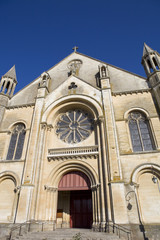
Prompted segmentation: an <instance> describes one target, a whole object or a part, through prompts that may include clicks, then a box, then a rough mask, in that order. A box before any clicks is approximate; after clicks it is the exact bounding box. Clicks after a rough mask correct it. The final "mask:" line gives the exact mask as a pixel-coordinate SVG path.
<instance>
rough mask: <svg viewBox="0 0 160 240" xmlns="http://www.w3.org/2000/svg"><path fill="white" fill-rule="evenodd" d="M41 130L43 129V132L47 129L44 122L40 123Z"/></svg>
mask: <svg viewBox="0 0 160 240" xmlns="http://www.w3.org/2000/svg"><path fill="white" fill-rule="evenodd" d="M41 129H44V130H46V129H47V123H46V122H42V123H41Z"/></svg>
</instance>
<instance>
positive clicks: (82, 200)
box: [70, 190, 93, 228]
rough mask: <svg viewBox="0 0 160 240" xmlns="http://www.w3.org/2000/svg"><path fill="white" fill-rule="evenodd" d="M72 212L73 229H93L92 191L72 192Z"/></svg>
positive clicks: (71, 222)
mask: <svg viewBox="0 0 160 240" xmlns="http://www.w3.org/2000/svg"><path fill="white" fill-rule="evenodd" d="M70 211H71V212H70V226H71V228H91V227H92V221H93V220H92V193H91V191H90V190H87V191H71V202H70Z"/></svg>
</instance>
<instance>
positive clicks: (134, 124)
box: [129, 111, 155, 152]
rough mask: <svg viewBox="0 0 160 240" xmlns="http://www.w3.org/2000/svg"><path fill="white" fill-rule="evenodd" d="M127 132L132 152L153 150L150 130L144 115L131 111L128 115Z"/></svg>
mask: <svg viewBox="0 0 160 240" xmlns="http://www.w3.org/2000/svg"><path fill="white" fill-rule="evenodd" d="M129 130H130V134H131V140H132V147H133V151H134V152H139V151H151V150H154V149H155V145H154V142H153V137H152V133H151V129H150V126H149V122H148V119H147V118H146V116H145V114H143V113H142V112H138V111H133V112H131V113H130V114H129Z"/></svg>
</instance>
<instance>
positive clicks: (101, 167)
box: [0, 44, 160, 229]
mask: <svg viewBox="0 0 160 240" xmlns="http://www.w3.org/2000/svg"><path fill="white" fill-rule="evenodd" d="M142 65H143V66H144V69H145V72H146V75H147V78H144V77H141V76H138V75H136V74H133V73H130V72H128V71H125V70H122V69H120V68H118V67H115V66H112V65H110V64H107V63H104V62H102V61H99V60H96V59H94V58H91V57H88V56H86V55H84V54H81V53H79V52H77V51H76V48H75V50H74V52H73V53H71V54H70V55H69V56H67V57H66V58H65V59H63V60H62V61H61V62H59V63H58V64H57V65H55V66H54V67H53V68H51V69H50V70H48V71H46V72H44V73H42V74H41V76H39V77H38V78H37V79H35V80H34V81H33V82H32V83H30V84H29V85H27V86H26V87H25V88H24V89H22V90H21V91H19V92H18V93H16V94H15V95H14V90H15V87H16V84H17V80H16V73H15V67H13V68H11V69H10V70H9V71H8V72H7V73H6V74H5V75H4V76H2V78H1V81H0V222H1V223H23V222H25V221H28V220H31V219H35V220H37V221H45V222H52V223H54V224H55V226H56V227H62V228H66V227H68V228H69V227H73V228H74V227H75V228H76V227H78V228H79V227H81V228H91V227H92V228H95V229H96V228H101V229H105V227H106V225H107V223H108V222H114V223H117V224H123V225H126V226H131V225H142V224H143V225H158V224H160V208H159V206H160V185H159V179H160V121H159V113H160V111H159V109H160V55H159V54H158V53H157V52H156V51H154V50H153V49H151V48H150V47H149V46H147V45H146V44H145V45H144V50H143V57H142Z"/></svg>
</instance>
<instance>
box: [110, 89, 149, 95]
mask: <svg viewBox="0 0 160 240" xmlns="http://www.w3.org/2000/svg"><path fill="white" fill-rule="evenodd" d="M150 91H151V88H147V89H139V90H132V91H122V92H112V96H117V95H119V96H121V95H128V94H137V93H144V92H147V93H148V92H150Z"/></svg>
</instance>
